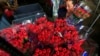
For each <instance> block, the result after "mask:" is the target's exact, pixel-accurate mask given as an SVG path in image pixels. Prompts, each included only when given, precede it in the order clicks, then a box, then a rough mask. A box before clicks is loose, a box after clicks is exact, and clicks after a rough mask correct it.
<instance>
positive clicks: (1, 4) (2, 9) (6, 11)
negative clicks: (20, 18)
mask: <svg viewBox="0 0 100 56" xmlns="http://www.w3.org/2000/svg"><path fill="white" fill-rule="evenodd" d="M17 7H18V3H17V0H12V1H11V0H0V14H1V15H4V16H5V17H6V19H7V21H8V22H9V23H10V24H11V23H12V20H13V19H14V17H13V13H14V11H15V10H16V9H17Z"/></svg>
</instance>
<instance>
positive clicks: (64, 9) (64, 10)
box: [58, 0, 74, 18]
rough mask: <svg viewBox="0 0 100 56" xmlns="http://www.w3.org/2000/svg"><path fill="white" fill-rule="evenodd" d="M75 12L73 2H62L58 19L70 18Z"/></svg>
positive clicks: (65, 0) (67, 0) (70, 0)
mask: <svg viewBox="0 0 100 56" xmlns="http://www.w3.org/2000/svg"><path fill="white" fill-rule="evenodd" d="M73 10H74V4H73V1H72V0H61V1H60V4H59V9H58V17H63V18H68V17H69V16H70V15H71V14H72V13H73Z"/></svg>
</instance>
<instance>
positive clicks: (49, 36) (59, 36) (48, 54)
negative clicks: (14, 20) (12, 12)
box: [0, 17, 84, 56]
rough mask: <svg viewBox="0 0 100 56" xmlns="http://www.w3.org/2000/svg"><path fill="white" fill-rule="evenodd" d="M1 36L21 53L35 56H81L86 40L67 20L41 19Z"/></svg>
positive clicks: (17, 26) (18, 26)
mask: <svg viewBox="0 0 100 56" xmlns="http://www.w3.org/2000/svg"><path fill="white" fill-rule="evenodd" d="M0 35H1V36H3V37H4V38H5V39H6V40H7V41H8V42H9V43H11V44H12V45H13V46H14V47H16V48H17V49H19V50H20V51H22V52H24V53H25V52H27V51H32V52H33V56H39V55H41V56H60V55H62V56H66V55H67V56H80V55H81V53H82V52H83V51H84V49H82V48H81V45H82V43H83V42H84V40H82V39H80V38H79V34H78V31H77V30H76V28H75V27H74V26H73V25H70V24H68V23H67V22H66V20H65V19H56V20H55V21H54V22H51V21H48V20H47V18H46V17H41V18H39V19H37V20H36V21H35V22H33V23H28V24H25V25H22V24H20V25H16V26H13V27H10V28H7V29H4V30H2V31H1V33H0Z"/></svg>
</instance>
